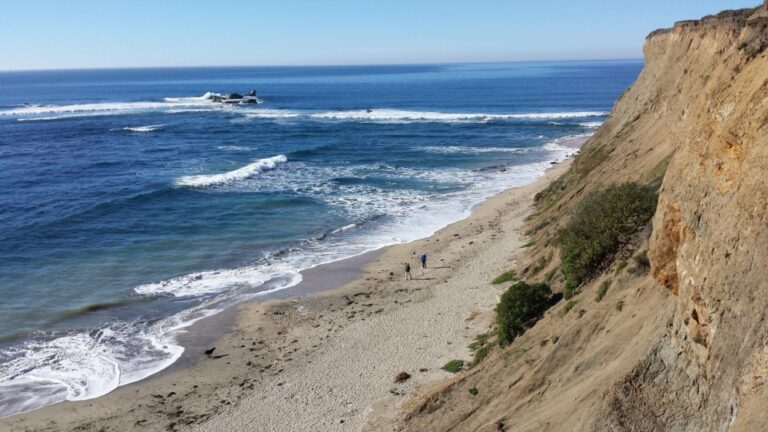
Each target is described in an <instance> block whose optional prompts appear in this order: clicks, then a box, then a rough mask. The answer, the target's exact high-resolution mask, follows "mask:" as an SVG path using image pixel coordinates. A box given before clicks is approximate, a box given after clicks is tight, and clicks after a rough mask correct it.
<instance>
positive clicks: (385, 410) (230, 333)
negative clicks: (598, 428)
mask: <svg viewBox="0 0 768 432" xmlns="http://www.w3.org/2000/svg"><path fill="white" fill-rule="evenodd" d="M579 144H580V143H579ZM570 160H571V159H570V158H569V159H567V160H566V162H562V163H559V164H554V165H553V166H552V167H551V168H549V169H548V170H547V172H546V173H545V174H544V175H543V176H541V177H539V178H537V179H536V180H534V181H533V182H532V183H529V184H528V185H526V186H521V187H517V188H511V189H507V190H505V191H503V192H501V193H499V194H497V195H495V196H494V197H491V198H489V199H487V200H485V201H484V202H482V203H480V204H479V205H477V206H476V207H475V208H474V209H473V210H472V214H471V215H470V216H469V217H468V218H465V219H463V220H461V221H458V222H455V223H453V224H450V225H448V226H447V227H444V228H442V229H441V230H439V231H437V232H436V233H435V234H433V235H432V236H430V237H427V238H425V239H421V240H416V241H413V242H409V243H404V244H399V245H393V246H387V247H385V248H382V249H379V250H376V251H372V252H368V253H366V254H363V255H359V256H357V257H353V258H348V259H345V260H341V261H337V262H334V263H329V264H323V265H321V266H318V267H314V268H311V269H308V270H305V271H304V272H302V274H303V275H304V278H303V280H302V282H301V283H300V284H298V285H296V286H294V287H291V288H288V289H286V290H282V291H278V292H276V293H274V295H270V297H269V298H268V299H261V300H259V301H252V302H246V303H242V304H239V305H236V306H235V307H231V308H228V309H227V310H225V311H223V312H221V313H219V314H216V315H214V316H212V317H208V318H206V319H204V320H201V321H200V322H198V323H195V324H194V325H193V326H192V327H190V328H189V329H187V331H186V332H185V333H182V334H180V336H179V338H178V340H179V342H180V344H182V345H183V346H184V347H185V352H184V354H183V355H182V358H180V359H179V360H177V362H176V363H174V364H173V365H172V366H170V367H169V368H167V369H165V370H164V371H161V372H160V373H158V374H155V375H152V376H150V377H148V378H146V379H144V380H142V381H139V382H136V383H133V384H129V385H127V386H123V387H120V388H118V389H116V390H114V391H113V392H111V393H109V394H107V395H105V396H102V397H100V398H97V399H91V400H86V401H79V402H63V403H59V404H56V405H50V406H47V407H43V408H40V409H37V410H34V411H30V412H27V413H22V414H18V415H15V416H11V417H7V418H5V419H2V420H0V430H4V428H6V427H9V428H12V429H13V430H41V429H43V430H45V428H49V429H51V430H60V429H62V428H63V429H65V430H66V429H71V428H73V427H75V426H81V428H80V429H79V430H99V429H100V428H102V427H108V428H118V429H119V430H134V429H135V430H138V429H146V428H147V427H150V428H153V430H154V428H157V429H163V430H165V429H168V430H177V429H179V428H181V429H186V428H190V427H193V426H196V425H199V426H200V427H199V429H200V430H208V429H209V428H213V429H215V428H222V427H224V428H237V425H233V424H229V423H227V422H228V421H233V420H235V421H237V420H238V419H240V420H241V421H243V422H244V423H242V424H248V425H253V424H254V423H253V419H248V420H246V418H247V417H249V416H248V412H250V413H252V414H251V416H253V415H255V414H253V413H255V412H261V413H262V414H263V413H264V412H265V411H264V410H268V411H269V412H270V413H272V414H270V415H269V416H261V417H262V420H261V421H273V423H269V424H271V426H272V427H274V426H275V424H280V425H281V426H284V427H285V428H284V430H301V423H300V424H295V423H294V424H292V426H293V427H289V426H290V422H292V421H297V420H299V419H297V418H296V416H295V413H294V414H292V415H291V414H287V413H289V412H291V411H292V408H291V406H292V403H291V402H290V400H292V399H294V398H297V397H298V398H302V397H305V396H302V395H297V394H295V393H294V394H293V395H292V396H290V397H287V399H286V395H285V392H286V390H288V389H289V388H291V387H293V386H294V385H295V383H298V382H302V380H304V382H306V381H307V380H309V381H312V380H315V381H316V382H324V383H328V384H329V385H331V387H329V388H330V389H331V390H333V388H334V387H333V385H332V381H333V380H332V379H329V378H328V377H322V378H321V377H318V376H317V370H315V368H316V366H313V365H314V364H318V363H322V360H321V359H324V358H327V357H328V356H329V355H331V356H332V353H333V352H336V353H339V352H343V353H347V355H354V354H357V353H359V352H358V351H356V349H357V348H356V347H355V346H354V344H353V345H352V346H350V344H349V342H350V341H354V340H355V338H354V336H359V335H360V334H365V333H366V331H367V330H370V329H366V326H371V325H372V324H369V323H371V322H374V321H382V319H383V320H384V321H386V318H387V317H389V318H391V317H393V316H395V315H398V314H402V313H405V314H406V315H409V314H410V315H413V313H412V312H413V311H411V310H410V309H411V308H412V307H414V306H410V305H411V304H413V305H418V306H423V305H425V304H430V302H435V301H436V296H435V294H436V293H435V292H434V291H436V289H437V288H440V286H441V285H446V284H447V285H455V284H456V283H457V282H458V279H460V278H461V275H462V274H463V272H462V273H461V274H458V275H457V274H456V273H453V270H454V269H458V268H459V267H461V266H462V262H463V261H467V260H472V259H473V257H474V256H477V255H478V253H480V252H481V251H480V249H479V248H480V244H479V243H492V244H495V245H496V247H499V246H500V245H501V246H503V249H504V252H505V253H506V254H509V255H510V257H514V256H515V254H516V251H517V250H518V249H519V248H516V247H514V245H513V244H511V243H509V244H508V243H507V242H505V241H503V240H504V239H502V238H499V237H500V236H502V233H500V232H498V231H499V226H501V225H502V224H501V223H500V222H499V221H498V220H497V219H501V218H503V217H505V216H506V217H511V218H512V219H514V221H512V224H511V226H510V227H508V228H511V229H507V230H505V232H504V233H503V236H504V237H510V239H512V238H518V237H520V233H518V232H509V231H514V230H515V229H516V228H518V227H519V225H520V224H521V223H522V220H523V218H524V217H525V215H527V210H528V208H529V207H530V205H531V204H532V197H533V194H535V192H536V191H537V190H540V189H541V188H543V187H544V186H546V184H548V182H550V181H552V180H554V179H555V178H557V176H559V174H560V173H562V172H563V171H564V170H565V169H566V168H567V166H568V165H569V163H570ZM510 207H512V208H510ZM512 216H514V217H512ZM493 220H496V224H495V225H494V223H493ZM483 222H485V223H486V224H487V228H485V229H484V228H480V229H479V231H477V232H476V233H475V234H474V235H472V234H471V231H475V228H474V227H472V228H471V226H473V224H479V223H483ZM506 225H510V224H509V223H507V224H506ZM470 230H471V231H470ZM453 231H459V232H457V233H454V234H451V235H450V236H448V235H447V234H448V233H449V232H453ZM490 231H497V232H496V233H495V234H489V232H490ZM470 235H472V238H473V239H474V238H475V237H477V238H478V239H477V240H474V241H472V240H471V241H469V243H466V242H464V241H463V239H464V237H466V236H470ZM480 237H484V238H483V239H482V240H480ZM441 239H442V240H443V242H442V244H438V242H440V240H441ZM462 243H463V244H462ZM518 243H519V242H518ZM518 246H519V245H518ZM417 250H418V251H419V252H417ZM421 250H426V251H427V253H428V255H429V256H430V259H431V260H430V262H429V263H428V264H429V265H430V269H428V270H429V272H428V273H427V274H426V275H425V277H422V278H419V272H420V269H417V268H416V267H417V266H416V257H417V256H418V254H420V253H421ZM405 256H412V259H411V260H410V261H411V264H412V267H413V268H414V269H415V271H414V276H415V279H416V280H415V281H413V283H409V284H405V283H403V281H402V280H401V277H402V268H401V267H402V265H401V264H402V261H403V258H404V257H405ZM507 258H509V257H507ZM500 259H502V261H505V260H506V258H500ZM398 260H399V262H398ZM432 260H435V261H437V263H435V262H434V261H432ZM443 264H447V265H443ZM499 265H500V264H499V263H495V264H489V266H490V267H499ZM508 265H509V266H512V263H508ZM479 266H481V267H482V265H479ZM477 267H478V265H476V266H475V269H474V270H477ZM486 267H488V266H486ZM499 270H500V269H498V268H493V269H491V268H485V269H483V271H482V273H484V274H486V275H485V276H484V277H483V278H477V284H479V286H478V287H476V288H473V289H475V290H478V291H480V286H482V287H483V289H482V291H481V292H479V293H478V294H479V295H478V296H476V297H478V299H477V300H476V301H475V302H474V304H472V305H471V309H472V310H471V311H469V312H468V313H469V315H471V317H470V319H469V320H467V317H466V316H464V317H461V316H458V315H457V314H459V312H458V310H457V311H455V313H454V314H455V315H457V316H454V317H453V318H451V320H450V322H451V323H453V324H454V327H455V324H457V323H458V325H459V326H460V327H462V328H453V329H451V332H448V333H447V334H446V336H447V337H448V338H450V336H451V334H454V333H456V331H457V330H458V331H459V332H460V333H462V334H460V335H455V336H456V337H457V338H458V340H450V341H446V342H445V346H443V344H442V343H441V344H439V345H441V347H440V348H439V349H438V350H437V351H440V352H441V353H442V354H440V355H437V356H436V357H437V359H438V360H439V361H438V362H437V363H435V359H433V360H432V361H430V360H429V357H430V356H420V358H419V361H420V362H421V363H424V365H423V366H425V367H418V368H415V367H411V368H410V369H411V370H408V371H407V372H408V373H409V374H411V375H412V376H413V378H412V379H410V380H409V381H407V382H406V383H405V384H402V385H395V384H393V383H392V377H393V376H394V375H395V374H396V373H398V372H400V371H401V370H400V369H402V370H403V371H405V369H406V368H408V367H409V366H411V365H406V364H402V365H398V364H393V365H391V366H390V367H389V369H391V370H387V371H386V372H381V373H383V374H384V375H380V374H377V376H376V380H377V381H378V382H379V383H381V381H382V376H386V380H387V381H388V385H387V386H386V387H387V388H385V389H383V391H382V389H380V388H379V389H377V390H378V392H376V391H373V393H370V392H367V391H363V392H362V393H363V394H361V395H360V397H357V398H352V397H345V396H344V394H343V393H345V392H338V391H337V392H336V394H335V395H334V396H333V397H325V398H323V400H324V401H325V403H326V404H327V408H331V409H333V408H334V407H336V408H338V407H345V408H343V413H347V414H348V415H345V414H343V413H342V414H341V415H340V417H341V418H336V416H334V415H331V414H330V413H327V412H326V410H325V408H323V409H322V410H320V411H318V410H319V409H320V407H319V406H318V405H314V406H312V407H309V408H307V409H311V410H312V412H313V413H315V414H314V415H315V418H314V421H317V420H318V418H317V413H318V412H320V413H321V417H320V418H319V420H323V419H324V420H326V421H329V422H330V423H327V424H325V423H323V424H322V427H323V428H324V429H329V430H335V429H338V430H356V429H360V428H361V427H362V426H363V425H364V424H369V425H371V424H374V425H378V424H381V423H382V422H384V423H386V421H387V420H386V419H388V418H389V417H390V416H391V415H392V414H393V413H394V410H393V408H396V407H397V406H399V403H401V402H402V401H404V400H405V399H407V397H410V396H413V395H414V394H416V393H417V392H418V391H419V390H420V389H424V388H425V387H428V386H429V385H430V384H435V383H437V382H439V381H440V380H442V379H445V378H447V377H448V376H449V374H448V373H446V372H443V371H441V370H440V369H439V367H440V366H441V365H442V364H444V363H445V362H446V361H447V360H450V359H451V358H450V357H452V356H456V357H458V358H464V359H467V358H469V357H467V356H468V350H467V348H466V345H467V343H468V341H469V340H471V338H472V337H474V336H475V335H476V334H479V333H481V332H482V331H484V330H485V329H486V328H487V326H488V323H489V322H490V321H489V317H490V316H491V313H492V309H493V306H495V303H496V297H497V296H498V295H499V294H500V292H501V291H500V290H499V289H498V288H496V287H492V286H490V280H491V279H492V277H493V276H495V275H496V274H495V273H494V272H499ZM305 272H306V273H305ZM443 280H444V281H443ZM403 286H406V287H403ZM486 287H487V289H486ZM390 288H392V289H390ZM472 297H475V296H472ZM438 300H440V301H442V300H444V299H442V300H441V299H438ZM451 300H452V299H448V300H446V301H447V302H448V303H450V301H451ZM454 300H455V299H454ZM470 300H471V298H470ZM438 303H440V302H438ZM443 303H446V302H443ZM443 306H449V305H443ZM450 306H457V305H455V304H454V305H450ZM458 306H461V307H459V309H460V310H461V312H462V313H464V312H467V308H468V307H469V305H468V304H460V305H458ZM446 310H447V309H446ZM437 315H438V316H440V315H441V312H437ZM399 318H400V317H398V319H399ZM465 320H466V321H465ZM443 321H446V320H445V319H443ZM393 324H398V321H397V320H395V321H394V322H393ZM449 327H450V325H449ZM392 330H393V333H392V334H390V335H389V339H388V340H389V341H390V342H393V341H394V342H395V343H396V344H397V343H400V344H401V345H402V343H403V339H404V338H403V337H402V336H405V335H402V334H400V333H402V330H403V329H397V328H394V329H392ZM406 330H407V329H406ZM332 336H333V337H332ZM350 336H352V337H350ZM460 340H464V341H465V342H467V343H463V344H461V343H459V341H460ZM398 341H399V342H398ZM415 342H417V343H423V342H420V341H415ZM435 344H436V343H435ZM208 346H210V347H213V346H215V347H216V351H215V352H214V355H213V356H212V357H206V356H205V355H203V351H204V350H205V349H208V348H206V347H208ZM339 348H340V349H339ZM426 348H430V349H428V351H431V352H432V354H434V353H435V352H437V351H435V350H434V348H436V347H426ZM339 360H344V358H343V357H342V358H341V359H337V362H336V364H334V363H328V364H326V365H325V368H326V371H327V370H328V369H329V368H330V369H333V367H334V366H335V367H336V368H346V367H345V366H344V365H343V364H339V363H338V361H339ZM440 361H442V363H440ZM384 363H386V362H384ZM395 363H397V362H395ZM406 363H407V362H406ZM371 366H373V367H374V369H375V365H371ZM353 369H354V368H353ZM363 369H365V367H363ZM379 369H380V370H382V368H379ZM422 370H424V371H422ZM420 371H421V372H420ZM368 381H369V380H368V379H364V374H362V373H361V374H360V378H359V379H358V384H359V383H360V382H364V383H365V385H364V386H363V387H369V385H368ZM389 387H391V388H389ZM270 393H274V396H276V397H275V398H270V397H269V396H268V395H269V394H270ZM310 393H311V392H310ZM347 393H348V392H347ZM382 395H383V396H384V397H380V396H382ZM387 395H388V396H387ZM346 399H349V400H346ZM286 400H288V401H289V402H286ZM314 402H317V401H314ZM265 403H267V404H273V405H274V406H273V407H271V408H270V407H266V406H263V404H265ZM257 406H258V407H257ZM372 406H375V407H376V408H375V409H373V410H371V407H372ZM294 408H295V406H294ZM344 410H345V411H344ZM281 413H282V414H281ZM221 414H224V415H221ZM275 415H277V416H280V415H282V416H283V417H282V418H281V419H282V420H285V421H280V419H278V420H276V419H275V418H274V416H275ZM266 417H269V418H266ZM331 417H333V418H331ZM54 419H55V420H54ZM270 419H271V420H270ZM303 420H305V421H306V419H303ZM275 421H276V422H277V423H274V422H275ZM222 423H224V424H222ZM310 423H311V422H310ZM307 424H309V423H304V425H305V426H306V425H307ZM312 424H313V425H315V426H318V425H320V423H312ZM251 427H253V426H251ZM296 427H298V429H296Z"/></svg>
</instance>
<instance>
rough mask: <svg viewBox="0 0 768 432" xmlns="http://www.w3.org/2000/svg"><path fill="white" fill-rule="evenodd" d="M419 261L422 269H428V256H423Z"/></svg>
mask: <svg viewBox="0 0 768 432" xmlns="http://www.w3.org/2000/svg"><path fill="white" fill-rule="evenodd" d="M419 259H421V268H423V269H425V268H427V254H421V257H420V258H419Z"/></svg>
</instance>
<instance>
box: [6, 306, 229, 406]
mask: <svg viewBox="0 0 768 432" xmlns="http://www.w3.org/2000/svg"><path fill="white" fill-rule="evenodd" d="M217 312H218V309H214V308H210V307H207V306H206V305H200V306H198V307H194V308H191V309H188V310H186V311H183V312H181V313H179V314H176V315H173V316H171V317H168V318H166V319H163V320H160V321H158V322H155V323H154V324H151V325H145V324H137V323H123V324H114V325H110V326H107V327H104V328H101V329H98V330H92V331H90V332H74V333H70V334H67V335H64V336H60V337H56V338H52V339H50V338H42V339H37V340H31V341H27V342H26V343H25V344H24V345H23V346H19V347H15V348H12V349H10V350H6V351H4V352H2V353H1V354H2V355H3V357H4V361H3V362H0V418H2V417H6V416H9V415H13V414H18V413H21V412H25V411H30V410H33V409H36V408H39V407H42V406H45V405H50V404H53V403H58V402H62V401H65V400H70V401H81V400H87V399H92V398H96V397H99V396H102V395H105V394H107V393H109V392H111V391H112V390H114V389H115V388H117V387H119V386H122V385H126V384H130V383H133V382H136V381H139V380H142V379H144V378H146V377H148V376H150V375H153V374H155V373H157V372H159V371H161V370H163V369H165V368H166V367H168V366H170V365H171V364H173V363H174V362H175V361H176V360H177V359H178V358H179V357H180V356H181V354H182V353H183V352H184V348H183V347H182V346H180V345H178V343H177V342H176V335H177V333H178V331H180V330H182V329H184V328H186V327H188V326H190V325H192V324H194V323H195V322H197V321H198V320H200V319H202V318H205V317H207V316H210V315H213V314H215V313H217Z"/></svg>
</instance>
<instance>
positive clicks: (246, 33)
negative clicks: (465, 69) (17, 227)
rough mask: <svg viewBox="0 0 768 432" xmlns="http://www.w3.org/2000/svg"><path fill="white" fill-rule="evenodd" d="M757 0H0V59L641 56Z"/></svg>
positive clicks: (34, 65) (14, 62)
mask: <svg viewBox="0 0 768 432" xmlns="http://www.w3.org/2000/svg"><path fill="white" fill-rule="evenodd" d="M759 3H760V0H751V1H744V0H581V1H578V0H474V1H470V0H377V1H375V0H250V1H246V0H216V1H214V0H0V70H28V69H71V68H120V67H166V66H262V65H264V66H266V65H347V64H392V63H399V64H412V63H449V62H493V61H520V60H564V59H616V58H622V59H623V58H641V57H642V44H643V40H644V39H645V36H646V35H647V34H648V33H649V32H651V31H652V30H655V29H657V28H662V27H669V26H671V25H672V24H673V23H674V22H675V21H678V20H681V19H692V18H699V17H701V16H704V15H707V14H712V13H716V12H719V11H720V10H723V9H735V8H741V7H751V6H756V5H757V4H759Z"/></svg>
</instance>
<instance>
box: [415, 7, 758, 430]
mask: <svg viewBox="0 0 768 432" xmlns="http://www.w3.org/2000/svg"><path fill="white" fill-rule="evenodd" d="M644 51H645V58H646V63H645V67H644V68H643V71H642V73H641V74H640V76H639V77H638V79H637V81H636V82H635V83H634V84H633V85H632V86H631V87H630V88H629V89H628V90H627V91H626V92H625V93H624V94H623V95H622V97H621V98H620V99H619V101H618V102H617V103H616V105H615V107H614V109H613V110H612V112H611V115H610V116H609V118H608V119H607V120H606V122H605V123H604V124H603V126H602V127H601V128H600V129H599V130H598V131H597V133H596V134H595V136H594V137H593V138H592V139H590V140H589V141H588V142H587V143H586V144H585V145H584V147H583V148H582V150H581V152H580V155H579V156H578V157H577V158H576V159H575V160H574V162H573V164H572V166H571V169H570V171H569V172H568V173H567V174H566V175H564V176H563V177H561V179H559V180H558V181H557V183H558V188H557V190H556V192H557V193H556V194H550V195H547V196H546V197H545V198H546V199H552V200H555V202H553V205H551V206H550V207H549V208H551V209H552V210H550V211H544V212H542V215H540V216H538V218H539V219H537V220H536V223H538V224H539V225H541V228H539V227H538V226H537V227H536V228H537V229H536V230H534V231H535V232H536V233H537V235H538V236H539V237H540V238H547V236H550V237H551V236H552V235H553V234H554V233H556V230H557V227H558V226H562V224H563V222H564V221H567V215H568V214H569V211H571V210H572V209H573V208H574V207H575V206H576V205H578V203H579V202H580V200H581V199H582V197H583V196H585V195H586V194H588V193H590V192H594V191H596V190H600V189H602V188H604V187H606V186H607V185H609V184H615V183H621V182H627V181H637V182H641V183H650V184H659V183H658V181H659V180H658V178H659V176H661V175H663V181H661V187H660V191H659V203H658V207H657V211H656V214H655V216H654V218H653V233H652V235H651V238H650V241H649V245H648V256H649V258H650V261H651V276H652V278H653V280H655V281H652V280H650V277H647V276H642V277H640V276H637V277H636V278H635V279H631V277H630V276H626V275H625V276H621V277H616V276H615V275H606V277H613V278H614V280H613V285H612V287H611V289H610V290H609V293H608V297H607V298H606V300H603V303H602V304H601V305H600V306H599V307H594V308H591V307H588V304H589V303H588V300H586V299H585V298H582V299H580V300H581V301H580V303H579V306H578V307H584V308H585V309H589V311H588V312H586V315H584V317H582V318H579V319H578V320H577V321H571V322H568V321H567V319H563V318H558V317H557V314H556V313H555V312H553V313H549V314H547V316H546V317H545V318H544V319H543V320H542V321H540V322H539V323H538V324H537V325H536V326H535V327H534V328H532V329H531V330H529V331H528V332H527V333H526V335H524V336H523V337H521V338H520V339H519V340H517V341H515V342H514V343H513V344H512V345H511V346H510V347H508V348H506V350H503V351H501V352H497V353H496V354H495V355H492V356H491V358H490V359H489V360H486V361H485V362H484V363H483V364H481V365H480V366H479V370H476V371H474V372H473V373H472V374H471V376H467V377H463V378H461V381H457V382H455V383H452V384H451V386H450V388H444V389H441V390H440V391H439V392H435V393H433V394H432V395H431V396H432V397H433V398H434V400H439V402H440V403H439V404H435V403H432V404H430V405H429V406H430V407H432V408H434V412H426V411H424V410H421V411H420V410H419V409H415V410H413V411H412V412H411V414H410V415H409V417H408V418H407V421H406V422H405V424H404V425H403V429H404V430H414V431H416V430H418V431H424V430H456V431H458V430H489V431H490V430H509V431H559V430H594V431H606V430H607V431H629V430H631V431H685V432H688V431H691V432H693V431H697V432H698V431H758V430H759V431H764V430H768V382H767V381H768V1H766V3H765V5H763V6H761V7H759V8H755V9H750V10H738V11H726V12H722V13H720V14H718V15H716V16H710V17H705V18H703V19H701V20H697V21H683V22H680V23H677V24H676V25H675V26H674V27H673V28H670V29H665V30H659V31H656V32H653V33H652V34H651V35H649V37H648V39H647V40H646V44H645V48H644ZM667 163H668V165H667ZM552 197H554V198H552ZM542 218H547V219H546V220H544V221H542V220H541V219H542ZM547 230H549V231H547ZM540 243H545V242H540ZM536 247H545V246H536ZM534 249H535V248H534ZM540 252H541V251H540ZM542 253H543V252H542ZM594 289H596V288H595V284H591V285H589V286H586V287H584V292H585V293H588V292H590V290H594ZM582 296H584V294H582ZM611 296H614V297H611ZM609 301H612V302H615V303H614V304H615V305H616V307H615V309H614V308H613V307H605V306H604V304H605V303H606V302H609ZM619 305H622V307H619ZM628 307H629V308H631V312H630V313H627V312H628V309H627V308H628ZM566 317H567V316H566ZM554 335H557V336H558V337H557V338H554ZM547 337H549V338H550V339H547ZM547 340H557V342H556V343H552V342H549V343H545V342H546V341H547ZM515 359H521V360H524V361H525V362H524V363H520V360H515ZM541 383H546V384H545V385H540V384H541ZM533 384H536V385H533ZM473 386H476V387H477V388H478V389H480V397H470V396H467V394H468V393H467V392H468V389H469V388H472V387H473ZM429 397H430V395H427V396H426V398H427V399H425V400H428V398H429ZM425 406H426V405H425ZM499 422H501V423H499ZM499 424H503V428H501V429H500V427H499Z"/></svg>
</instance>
